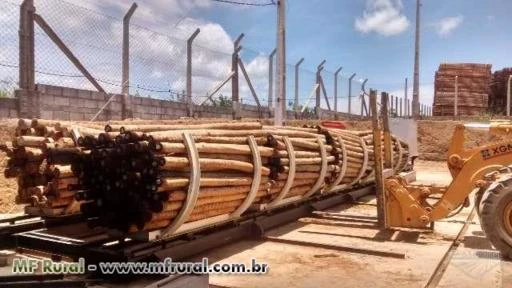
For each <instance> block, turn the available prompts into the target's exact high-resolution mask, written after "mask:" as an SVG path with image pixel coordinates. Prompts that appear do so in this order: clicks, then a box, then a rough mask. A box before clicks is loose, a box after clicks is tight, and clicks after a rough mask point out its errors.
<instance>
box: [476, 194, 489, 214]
mask: <svg viewBox="0 0 512 288" xmlns="http://www.w3.org/2000/svg"><path fill="white" fill-rule="evenodd" d="M485 191H486V189H485V188H480V189H478V191H477V192H476V193H475V209H476V213H477V214H478V217H480V203H482V197H483V196H484V193H485Z"/></svg>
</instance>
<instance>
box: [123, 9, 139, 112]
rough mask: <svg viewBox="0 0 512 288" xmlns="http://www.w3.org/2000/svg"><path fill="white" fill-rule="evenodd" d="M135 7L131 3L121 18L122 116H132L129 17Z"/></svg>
mask: <svg viewBox="0 0 512 288" xmlns="http://www.w3.org/2000/svg"><path fill="white" fill-rule="evenodd" d="M135 9H137V3H133V4H132V6H131V7H130V9H128V12H126V14H125V15H124V18H123V63H122V70H123V71H122V76H121V77H122V80H121V83H122V88H121V94H122V95H123V104H122V105H123V111H122V118H123V119H126V118H133V111H132V101H131V96H130V19H131V18H132V15H133V13H134V12H135Z"/></svg>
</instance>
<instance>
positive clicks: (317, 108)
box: [315, 60, 325, 119]
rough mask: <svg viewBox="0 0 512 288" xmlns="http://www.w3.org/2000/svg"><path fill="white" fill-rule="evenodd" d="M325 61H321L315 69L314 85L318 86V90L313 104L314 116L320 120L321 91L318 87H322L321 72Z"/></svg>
mask: <svg viewBox="0 0 512 288" xmlns="http://www.w3.org/2000/svg"><path fill="white" fill-rule="evenodd" d="M324 64H325V60H323V61H322V62H321V63H320V64H319V65H318V66H317V67H316V85H318V87H319V88H318V89H316V97H315V99H316V102H315V114H316V117H317V119H321V118H322V108H321V105H320V104H321V101H320V98H321V93H322V89H321V88H320V86H321V85H322V70H323V69H324Z"/></svg>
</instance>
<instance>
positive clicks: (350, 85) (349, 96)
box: [348, 73, 356, 118]
mask: <svg viewBox="0 0 512 288" xmlns="http://www.w3.org/2000/svg"><path fill="white" fill-rule="evenodd" d="M354 77H356V73H354V74H352V76H350V78H348V117H349V118H350V117H351V116H352V80H353V79H354Z"/></svg>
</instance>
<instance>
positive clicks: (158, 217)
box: [3, 119, 408, 232]
mask: <svg viewBox="0 0 512 288" xmlns="http://www.w3.org/2000/svg"><path fill="white" fill-rule="evenodd" d="M102 126H103V127H102ZM100 128H103V131H102V130H100ZM392 144H393V151H394V153H393V167H394V168H395V171H396V172H397V173H398V172H400V171H402V170H403V169H404V167H405V164H406V163H407V159H408V150H407V144H405V143H404V142H402V141H400V140H399V139H397V138H395V137H393V143H392ZM4 146H5V147H3V148H4V150H6V151H8V153H9V156H10V157H11V159H10V160H9V161H10V163H9V168H8V169H7V170H6V171H5V174H6V176H9V177H18V179H19V183H20V190H19V195H18V200H19V203H27V204H29V205H28V206H27V209H26V211H27V213H31V214H38V215H44V216H54V215H63V214H71V213H78V212H81V213H83V214H84V216H86V217H87V218H88V219H89V220H90V223H91V224H93V225H99V226H104V227H108V228H111V229H116V230H121V231H129V232H137V231H152V230H156V229H165V228H169V227H170V226H173V225H174V226H176V225H177V226H180V225H181V226H184V225H187V224H189V225H192V224H194V223H199V222H200V221H204V220H208V219H217V218H218V217H220V218H219V219H221V218H222V217H224V218H222V219H232V218H233V217H238V216H240V215H241V214H242V213H244V212H245V213H247V211H250V210H254V209H271V208H273V207H277V206H281V205H284V204H286V203H290V202H294V201H301V200H304V199H307V198H309V197H310V196H312V195H314V194H317V193H332V192H335V191H340V190H343V189H347V188H351V187H353V186H355V185H361V184H364V183H368V182H371V181H373V179H374V175H373V163H374V153H373V140H372V134H371V132H368V131H365V132H351V131H346V130H337V129H330V128H324V127H318V126H316V127H274V126H264V125H262V124H261V123H259V122H221V123H203V124H185V123H183V124H181V123H172V122H167V123H162V124H153V123H151V124H145V123H144V122H139V123H137V124H136V125H125V124H121V123H109V124H107V125H102V124H98V123H78V124H77V123H75V124H73V123H64V122H60V123H59V122H53V121H42V120H33V121H28V120H23V119H21V120H20V122H19V127H18V131H17V135H15V137H14V141H13V142H12V144H6V145H4ZM27 176H29V177H27ZM28 178H29V179H31V180H30V181H28V180H25V179H28ZM25 181H27V182H25ZM182 224H183V225H182ZM196 226H197V225H196Z"/></svg>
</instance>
